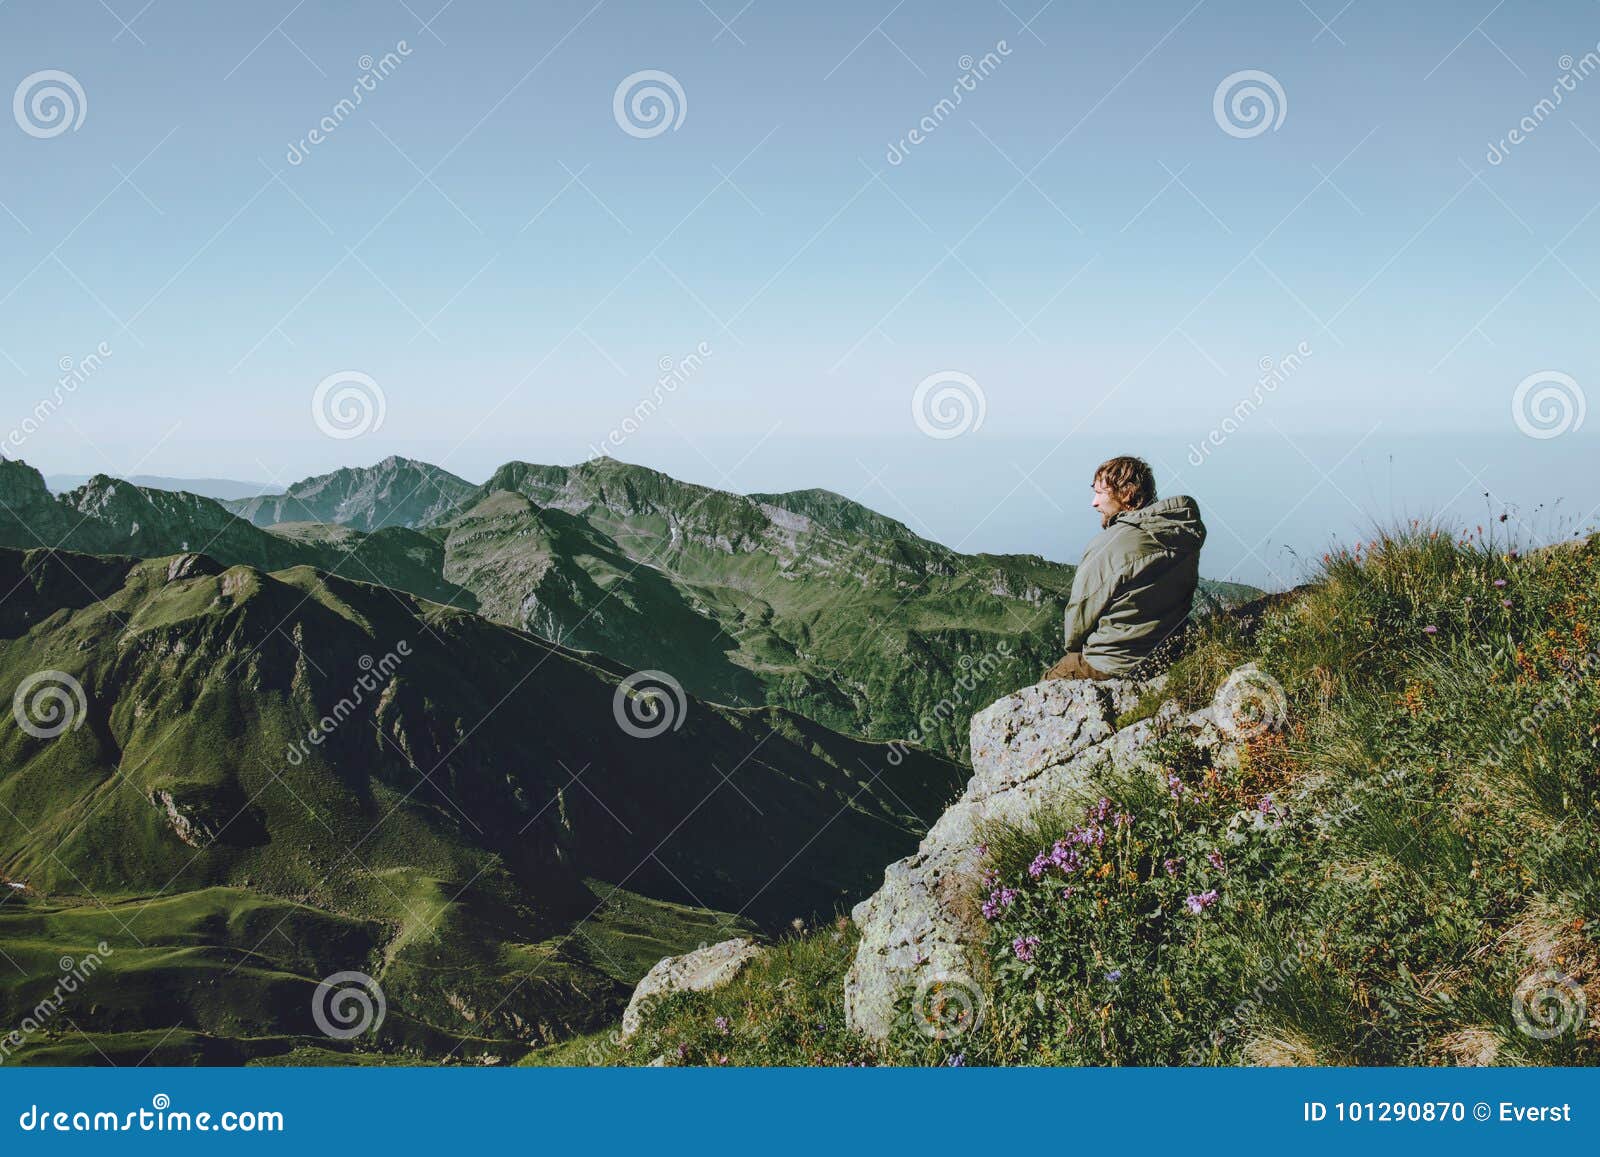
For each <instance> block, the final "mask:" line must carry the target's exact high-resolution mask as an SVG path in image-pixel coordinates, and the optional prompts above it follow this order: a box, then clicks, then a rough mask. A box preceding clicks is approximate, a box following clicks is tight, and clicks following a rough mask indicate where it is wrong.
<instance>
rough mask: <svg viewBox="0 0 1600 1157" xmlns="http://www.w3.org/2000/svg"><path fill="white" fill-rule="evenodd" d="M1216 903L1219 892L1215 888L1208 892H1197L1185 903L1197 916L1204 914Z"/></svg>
mask: <svg viewBox="0 0 1600 1157" xmlns="http://www.w3.org/2000/svg"><path fill="white" fill-rule="evenodd" d="M1216 902H1217V890H1216V889H1215V888H1212V889H1211V890H1210V891H1207V892H1197V893H1195V894H1194V895H1192V896H1190V897H1189V898H1188V899H1187V900H1185V901H1184V903H1185V904H1187V905H1188V907H1189V911H1190V912H1192V913H1193V914H1194V915H1196V916H1198V915H1200V913H1202V912H1204V911H1205V910H1206V909H1207V908H1209V907H1211V905H1213V904H1215V903H1216Z"/></svg>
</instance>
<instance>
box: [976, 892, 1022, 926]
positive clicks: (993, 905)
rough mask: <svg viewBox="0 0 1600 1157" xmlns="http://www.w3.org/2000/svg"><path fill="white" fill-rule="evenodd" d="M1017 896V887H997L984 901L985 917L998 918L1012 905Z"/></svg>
mask: <svg viewBox="0 0 1600 1157" xmlns="http://www.w3.org/2000/svg"><path fill="white" fill-rule="evenodd" d="M1016 898H1017V890H1016V889H1015V888H996V889H995V890H994V891H992V892H990V893H989V898H988V899H987V900H985V901H984V902H983V918H984V919H985V920H998V919H1000V917H1001V916H1002V915H1003V914H1004V913H1005V910H1006V909H1007V908H1009V907H1011V905H1012V902H1013V901H1015V900H1016Z"/></svg>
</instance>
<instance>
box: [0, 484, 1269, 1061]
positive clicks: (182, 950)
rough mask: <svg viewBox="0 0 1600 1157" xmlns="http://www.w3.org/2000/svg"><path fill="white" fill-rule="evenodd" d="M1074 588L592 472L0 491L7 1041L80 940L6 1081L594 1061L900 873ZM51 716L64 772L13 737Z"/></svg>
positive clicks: (882, 536)
mask: <svg viewBox="0 0 1600 1157" xmlns="http://www.w3.org/2000/svg"><path fill="white" fill-rule="evenodd" d="M285 519H287V520H285ZM262 523H265V525H261V524H262ZM1071 577H1072V568H1071V567H1067V566H1063V565H1060V564H1057V563H1051V562H1048V561H1046V560H1044V559H1042V558H1039V557H1036V556H992V555H972V556H967V555H961V554H958V553H956V552H953V551H950V550H949V549H947V548H945V547H943V546H940V545H938V544H936V543H933V542H930V541H928V540H926V539H924V538H921V537H920V536H918V535H916V534H914V533H913V532H911V531H910V530H909V529H908V528H906V527H905V526H904V525H902V524H901V523H899V522H896V521H894V520H892V519H888V518H885V517H884V516H882V515H880V514H877V513H876V512H873V511H871V510H869V509H867V508H866V507H863V506H860V505H859V504H857V503H854V502H851V501H849V500H848V499H845V498H843V497H841V496H839V495H836V494H832V493H829V492H827V491H822V490H809V491H797V492H791V493H785V494H754V495H736V494H730V493H726V492H723V491H718V490H712V489H708V488H705V487H699V486H694V485H691V484H688V483H684V482H680V481H677V480H675V479H672V478H670V477H668V476H666V475H664V474H660V473H658V472H655V471H651V470H647V469H644V468H641V467H637V466H629V465H625V464H623V463H620V462H615V461H612V460H609V459H601V460H596V461H593V462H588V463H585V464H583V465H580V466H575V467H552V466H538V465H532V464H528V463H520V462H513V463H508V464H507V465H506V466H504V467H502V468H501V469H500V470H498V471H497V472H496V473H495V474H494V476H493V477H492V478H490V479H489V481H488V482H486V483H485V484H484V485H482V486H472V485H471V484H470V483H467V482H465V481H463V480H461V479H459V478H455V477H454V476H452V475H449V474H448V473H447V472H445V471H442V470H440V469H438V468H437V467H432V466H429V465H427V464H424V463H417V462H411V461H408V460H404V459H387V460H385V461H384V462H382V463H379V464H377V465H376V466H373V467H370V468H366V469H362V470H342V471H337V472H335V473H334V474H330V475H325V476H322V477H319V478H313V479H308V480H306V481H305V482H303V483H298V484H296V485H295V486H293V487H290V488H289V489H288V490H287V491H286V492H285V493H284V494H283V495H279V496H274V497H272V498H269V499H260V498H252V499H246V500H240V501H238V502H232V503H229V504H227V505H224V504H223V503H219V502H217V501H215V500H212V499H209V498H205V497H202V496H200V495H196V494H192V493H186V492H181V491H179V492H174V491H166V490H161V489H158V488H151V487H142V486H138V485H135V484H133V483H131V482H127V481H123V480H118V479H113V478H110V477H107V476H104V475H98V476H95V477H93V478H91V479H89V480H88V481H87V482H85V483H84V484H83V485H81V486H79V487H76V488H74V489H71V490H69V491H66V492H65V493H62V494H59V495H52V494H51V493H50V492H49V490H48V488H47V487H46V485H45V481H44V479H43V478H42V477H41V476H40V475H39V474H38V472H37V471H35V470H33V469H32V468H31V467H28V466H26V465H25V464H22V463H19V462H13V461H0V687H4V688H6V689H8V690H10V691H11V692H13V693H14V701H13V714H14V715H15V716H16V720H15V721H16V723H17V724H18V725H17V726H15V727H12V726H10V725H9V721H8V726H7V727H6V728H4V729H0V883H3V884H6V885H9V886H8V887H5V888H3V889H0V893H3V894H0V944H3V945H4V953H5V957H6V959H7V960H9V962H10V963H9V964H4V962H0V964H4V966H3V967H0V1020H3V1021H4V1022H8V1023H17V1024H26V1023H28V1021H29V1018H30V1016H31V1017H32V1019H33V1020H34V1021H37V1020H38V1017H37V1016H36V1015H34V1014H35V1013H36V1012H37V1010H38V1009H39V1008H40V1007H41V1003H40V1002H41V1001H42V1000H43V999H44V998H45V997H46V996H47V995H48V993H49V991H50V986H51V983H52V981H53V979H54V978H55V975H56V971H57V969H56V962H57V961H58V960H59V959H63V958H74V959H80V958H82V956H83V954H84V953H85V952H86V951H88V950H89V949H90V948H91V947H92V946H94V945H98V944H101V943H104V944H105V945H106V946H107V947H108V948H111V949H114V952H113V953H112V954H111V955H110V956H109V957H108V958H107V960H106V961H105V963H104V973H105V976H104V977H103V978H100V979H98V980H97V982H96V983H94V984H93V986H92V987H91V988H90V989H89V990H88V991H87V992H85V994H84V995H83V997H82V998H80V999H78V1000H76V1001H74V1002H72V1004H71V1007H70V1009H67V1010H63V1011H62V1012H61V1013H60V1014H59V1016H58V1017H56V1018H55V1019H50V1018H46V1021H45V1023H43V1024H42V1025H39V1026H37V1027H36V1030H35V1031H33V1032H32V1033H31V1034H30V1035H29V1038H28V1041H27V1043H26V1051H25V1053H23V1054H22V1055H23V1056H25V1057H26V1058H27V1059H28V1060H29V1061H30V1062H32V1063H101V1062H102V1061H104V1060H107V1059H109V1060H112V1061H115V1062H116V1063H122V1062H123V1061H125V1060H129V1061H138V1060H141V1059H142V1060H149V1061H153V1062H155V1063H195V1062H220V1063H264V1062H268V1061H272V1060H275V1059H276V1060H280V1061H281V1060H284V1059H288V1060H292V1061H299V1062H313V1063H314V1062H318V1061H328V1060H338V1061H341V1062H347V1061H350V1060H356V1059H367V1060H375V1059H385V1058H387V1059H400V1060H418V1059H426V1060H434V1061H439V1060H457V1061H459V1060H479V1061H493V1060H495V1059H497V1058H498V1059H502V1060H503V1059H510V1058H514V1057H517V1056H521V1055H523V1054H524V1053H526V1052H527V1050H528V1049H530V1048H533V1047H536V1046H538V1045H541V1044H545V1043H548V1042H551V1041H555V1040H559V1039H563V1038H566V1037H569V1036H571V1035H573V1034H575V1033H583V1032H587V1031H593V1030H596V1029H598V1028H601V1027H603V1026H604V1025H606V1024H608V1023H611V1022H612V1021H614V1019H615V1017H616V1015H617V1013H618V1010H619V1009H620V1007H621V1004H622V1003H623V1002H624V1001H625V1000H626V997H627V994H628V992H629V988H630V986H631V985H632V984H633V983H634V982H636V981H637V980H638V979H639V977H640V976H641V975H642V974H643V973H644V972H645V971H646V970H647V969H648V968H649V967H650V966H651V965H652V964H654V963H655V962H656V960H658V959H659V958H660V957H661V956H663V955H666V954H669V953H674V952H681V951H684V950H685V949H687V948H690V947H692V946H694V945H695V944H696V943H704V942H708V941H715V940H723V939H726V938H727V937H728V936H730V935H734V934H743V933H749V934H754V933H759V932H767V933H771V932H773V931H775V930H777V929H779V928H782V927H787V926H788V925H789V923H790V922H791V921H794V920H799V921H802V922H805V923H808V924H809V923H814V922H815V921H817V920H821V919H826V918H829V917H830V916H832V915H833V914H835V913H837V912H839V911H841V910H843V909H844V908H845V907H847V906H848V905H850V904H852V903H854V902H855V901H857V900H859V899H860V898H862V897H863V896H864V895H866V894H867V893H868V892H870V891H871V889H872V888H873V887H874V886H875V885H876V883H877V882H878V878H879V877H880V876H881V873H882V869H883V866H884V865H885V864H887V863H889V862H891V861H894V860H896V859H897V858H899V857H902V856H905V855H907V854H909V853H910V852H912V851H913V850H914V849H915V848H916V846H917V843H918V840H919V839H920V838H921V837H922V835H923V834H924V833H925V831H926V830H927V828H928V826H929V825H930V824H931V823H932V821H933V820H934V819H935V818H936V817H937V816H938V815H939V814H940V813H941V811H942V810H943V808H944V807H945V805H947V804H948V803H949V802H950V801H951V800H953V799H954V798H955V797H956V796H957V795H959V794H960V791H961V789H962V785H963V783H964V782H965V780H966V777H967V775H968V770H967V768H966V767H965V766H964V765H963V763H962V761H961V756H962V755H964V752H963V751H962V750H961V748H962V745H963V744H964V738H965V726H966V720H967V717H968V716H969V715H970V714H971V711H972V710H973V708H974V707H975V706H977V705H981V704H982V703H983V702H986V701H987V698H988V697H989V696H990V693H991V691H992V690H993V689H994V688H996V687H1004V688H1010V687H1014V686H1017V685H1021V684H1026V683H1031V682H1033V681H1034V680H1036V679H1037V677H1038V674H1039V670H1040V668H1041V667H1042V666H1043V665H1044V664H1045V663H1047V662H1048V661H1049V660H1050V659H1052V658H1053V657H1054V655H1053V653H1052V652H1053V649H1054V647H1055V646H1056V644H1057V641H1058V635H1059V630H1060V627H1059V623H1060V616H1061V607H1062V604H1063V602H1064V600H1065V598H1066V594H1067V592H1068V590H1069V589H1070V585H1071ZM1248 593H1251V592H1249V590H1248V588H1232V587H1225V586H1211V587H1208V590H1207V592H1206V596H1205V597H1206V598H1207V599H1212V600H1228V599H1232V598H1237V597H1241V596H1243V595H1245V594H1248ZM641 673H642V674H641ZM41 680H42V683H41ZM641 680H642V681H641ZM41 693H42V694H44V695H45V696H46V697H45V698H43V699H40V698H38V696H39V695H40V694H41ZM52 694H53V695H54V698H53V699H52V698H50V696H51V695H52ZM52 707H54V708H56V709H59V710H63V711H65V712H66V713H67V714H66V718H67V721H68V722H67V725H65V726H63V727H62V728H61V729H60V733H59V734H52V733H50V732H49V730H48V729H45V730H44V731H43V733H41V729H40V728H39V727H37V726H35V727H32V728H30V727H28V726H25V725H23V721H24V719H25V718H27V717H28V715H29V712H30V711H33V710H34V709H35V708H42V709H44V710H45V711H46V712H48V710H49V709H50V708H52ZM53 718H57V719H59V718H60V716H59V715H58V716H55V717H53ZM907 740H909V741H911V742H905V741H907ZM889 741H893V743H892V745H891V743H890V742H889ZM339 973H359V974H361V975H363V976H364V977H368V978H371V983H372V984H373V985H374V986H381V990H382V992H383V994H384V995H385V997H386V999H387V1007H388V1014H387V1018H386V1019H385V1020H384V1021H383V1022H382V1024H381V1025H379V1026H377V1027H375V1028H374V1030H373V1032H372V1033H370V1034H367V1035H365V1036H363V1037H362V1038H361V1039H360V1040H358V1041H355V1042H354V1043H351V1042H346V1041H344V1040H342V1039H332V1038H330V1037H329V1035H328V1034H326V1033H325V1032H324V1031H319V1027H320V1026H319V1023H318V1022H317V1020H316V1018H315V1017H314V1015H313V1013H312V1008H313V1005H314V1002H315V995H316V994H317V993H318V992H319V989H318V984H319V981H320V980H322V979H323V978H326V977H328V976H330V975H334V974H339Z"/></svg>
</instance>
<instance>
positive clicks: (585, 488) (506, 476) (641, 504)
mask: <svg viewBox="0 0 1600 1157" xmlns="http://www.w3.org/2000/svg"><path fill="white" fill-rule="evenodd" d="M513 494H514V495H520V496H521V497H522V498H524V499H526V500H527V501H526V503H519V502H517V501H516V500H515V499H514V498H512V497H510V496H511V495H513ZM441 529H442V530H444V531H445V532H446V534H447V538H446V540H445V556H446V577H447V578H448V579H449V580H450V581H452V582H454V583H457V584H459V585H461V586H463V587H465V588H466V589H468V590H470V591H472V592H473V593H474V594H475V595H476V596H477V597H478V598H479V599H480V600H481V602H482V605H483V607H484V609H485V613H487V614H489V615H491V616H492V617H494V618H496V619H498V620H500V621H502V622H510V623H515V624H516V625H519V626H523V627H526V628H527V629H529V630H533V631H537V632H539V633H541V634H544V635H546V636H548V637H550V638H554V639H560V640H564V641H568V642H571V643H572V644H574V645H577V646H582V647H591V648H595V649H598V650H602V651H604V652H605V653H607V654H609V655H611V656H612V657H614V658H616V659H618V660H619V661H621V662H624V663H627V664H629V665H632V666H639V667H658V668H662V669H665V670H669V671H671V672H673V673H674V674H675V675H677V676H678V677H679V678H680V679H681V680H682V681H683V682H684V684H685V685H686V686H688V687H690V688H691V689H692V690H694V691H695V692H696V693H698V694H703V695H706V696H709V697H711V698H714V699H719V700H724V701H728V702H737V703H755V702H766V703H772V704H778V705H782V706H785V707H789V708H791V709H793V710H795V711H799V712H802V713H804V714H806V715H809V716H811V717H812V718H814V719H817V720H820V721H821V722H824V723H826V724H828V725H829V726H831V727H835V728H838V729H840V730H845V731H850V732H853V733H855V734H860V735H866V736H871V737H874V738H880V739H892V738H896V737H901V736H907V735H915V736H919V737H920V738H922V739H923V741H925V742H927V743H929V744H931V745H934V746H937V747H939V748H941V749H942V750H944V751H946V752H947V753H949V754H951V755H952V756H954V757H955V758H965V744H966V722H967V717H968V716H969V715H970V714H971V711H972V709H973V708H974V707H975V706H976V705H978V704H981V703H986V702H988V701H990V700H991V699H993V698H994V697H996V696H997V695H999V694H1001V693H1003V692H1005V691H1008V690H1010V689H1012V688H1014V687H1017V686H1019V685H1022V684H1026V683H1031V682H1034V681H1035V680H1037V679H1038V677H1039V674H1040V673H1041V672H1042V671H1043V670H1044V668H1046V667H1048V666H1049V665H1050V663H1052V662H1053V661H1054V660H1055V659H1057V658H1059V652H1060V635H1061V619H1062V612H1063V611H1064V609H1065V606H1066V601H1067V598H1068V595H1069V594H1070V591H1071V587H1072V575H1073V568H1072V567H1070V566H1065V565H1062V564H1059V563H1052V562H1049V561H1047V560H1045V559H1043V558H1040V557H1037V556H1032V555H962V554H959V553H957V552H955V551H952V550H950V549H948V548H947V547H944V546H941V545H939V544H938V543H935V542H930V541H929V540H927V539H924V538H922V537H920V536H919V535H917V534H915V533H914V532H913V531H911V530H910V529H909V528H908V527H906V526H904V525H903V524H901V523H899V522H896V521H895V520H893V519H890V518H887V517H885V516H883V515H881V514H878V513H876V512H875V511H872V510H869V509H868V508H866V507H864V506H861V505H860V504H859V503H855V502H852V501H850V500H849V499H847V498H844V497H842V496H840V495H837V494H833V493H830V492H828V491H825V490H804V491H796V492H793V493H788V494H757V495H748V496H746V495H738V494H729V493H726V492H723V491H718V490H712V489H710V488H707V487H702V486H695V485H692V484H689V483H684V482H679V481H677V480H676V479H673V478H670V477H668V476H667V475H665V474H661V473H659V472H657V471H653V470H647V469H644V468H642V467H637V466H630V465H626V464H624V463H621V462H616V461H613V460H611V459H604V458H602V459H597V460H595V461H592V462H588V463H585V464H583V465H581V466H576V467H571V468H566V467H554V466H536V465H532V464H529V463H522V462H513V463H508V464H507V465H506V466H503V467H501V469H500V470H498V471H497V472H496V473H495V475H494V476H493V477H492V478H491V479H490V480H489V481H488V482H486V483H485V484H484V486H483V487H482V489H481V490H480V492H479V495H478V498H477V501H476V502H473V503H468V504H465V509H464V512H463V513H460V514H457V515H455V516H454V517H452V518H451V519H449V520H447V521H446V522H444V523H443V524H442V526H441ZM1256 593H1258V592H1256V591H1254V590H1253V589H1252V588H1249V587H1243V586H1238V585H1235V584H1214V583H1206V584H1204V586H1203V587H1202V596H1201V597H1202V600H1203V601H1204V602H1206V603H1208V604H1209V603H1230V602H1236V601H1242V600H1243V599H1244V598H1246V597H1249V596H1252V595H1254V594H1256Z"/></svg>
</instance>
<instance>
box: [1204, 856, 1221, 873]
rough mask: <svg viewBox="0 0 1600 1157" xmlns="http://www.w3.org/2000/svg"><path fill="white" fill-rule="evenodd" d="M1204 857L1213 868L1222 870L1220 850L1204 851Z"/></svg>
mask: <svg viewBox="0 0 1600 1157" xmlns="http://www.w3.org/2000/svg"><path fill="white" fill-rule="evenodd" d="M1206 859H1207V860H1208V861H1209V862H1210V864H1211V866H1212V867H1213V868H1215V869H1216V870H1217V871H1219V872H1220V871H1222V853H1221V852H1207V853H1206Z"/></svg>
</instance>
